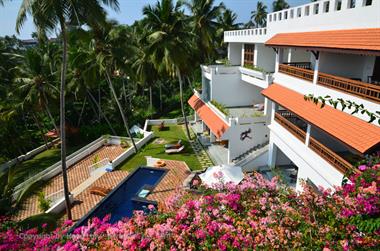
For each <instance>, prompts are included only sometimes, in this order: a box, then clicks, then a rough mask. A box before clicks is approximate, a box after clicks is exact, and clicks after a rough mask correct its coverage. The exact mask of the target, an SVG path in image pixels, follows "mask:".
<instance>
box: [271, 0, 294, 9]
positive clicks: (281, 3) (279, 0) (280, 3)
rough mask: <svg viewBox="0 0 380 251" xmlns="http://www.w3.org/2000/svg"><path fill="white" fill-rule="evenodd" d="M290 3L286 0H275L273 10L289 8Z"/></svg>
mask: <svg viewBox="0 0 380 251" xmlns="http://www.w3.org/2000/svg"><path fill="white" fill-rule="evenodd" d="M289 7H290V6H289V4H288V3H287V2H286V1H285V0H275V1H273V3H272V9H273V11H280V10H283V9H287V8H289Z"/></svg>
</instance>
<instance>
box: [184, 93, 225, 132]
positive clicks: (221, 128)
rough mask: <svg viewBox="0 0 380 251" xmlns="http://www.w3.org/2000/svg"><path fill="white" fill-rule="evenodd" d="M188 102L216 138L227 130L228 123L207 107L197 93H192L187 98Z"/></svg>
mask: <svg viewBox="0 0 380 251" xmlns="http://www.w3.org/2000/svg"><path fill="white" fill-rule="evenodd" d="M188 103H189V105H190V106H191V107H192V108H193V109H194V110H195V111H196V112H197V114H198V115H199V117H201V119H202V120H203V122H205V123H206V125H207V126H208V128H210V130H211V132H213V133H214V134H215V136H216V137H217V138H220V137H221V136H222V135H223V134H224V133H225V132H226V131H227V130H228V128H229V126H228V124H227V123H226V122H225V121H224V120H223V119H222V118H221V117H219V116H218V115H217V114H216V113H215V112H214V111H213V110H211V108H210V107H208V106H207V105H206V104H205V103H204V102H203V101H202V100H201V99H200V98H199V97H198V96H197V95H195V94H194V95H193V96H192V97H191V98H190V99H189V101H188Z"/></svg>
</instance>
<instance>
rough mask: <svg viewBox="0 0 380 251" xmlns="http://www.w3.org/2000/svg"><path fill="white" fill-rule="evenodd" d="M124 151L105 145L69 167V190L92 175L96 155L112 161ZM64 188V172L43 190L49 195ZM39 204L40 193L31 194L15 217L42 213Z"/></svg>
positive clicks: (16, 218) (120, 148) (22, 217)
mask: <svg viewBox="0 0 380 251" xmlns="http://www.w3.org/2000/svg"><path fill="white" fill-rule="evenodd" d="M124 151H125V149H124V148H122V147H121V146H119V145H110V146H107V145H103V146H101V147H100V148H99V149H98V150H96V151H95V152H93V153H92V154H90V155H89V156H87V157H86V158H84V159H82V160H80V161H79V162H77V163H75V164H74V165H72V166H71V167H69V168H68V170H67V177H68V181H69V182H68V183H69V191H73V190H74V189H75V188H76V187H78V186H79V185H81V184H82V183H83V182H84V181H86V180H87V179H88V178H89V177H90V172H89V167H90V166H91V165H93V163H94V158H95V157H96V158H98V159H99V160H102V159H105V158H108V159H109V160H110V161H112V160H114V159H115V158H116V157H118V156H119V155H120V154H122V153H123V152H124ZM62 188H63V178H62V174H59V175H57V176H55V177H53V178H52V179H51V180H50V181H49V182H48V183H47V184H46V185H44V186H43V187H42V189H41V191H42V192H43V193H44V195H45V196H49V195H51V194H57V193H60V192H61V191H62ZM74 199H75V197H74ZM38 204H39V203H38V195H36V194H34V195H32V196H30V197H29V198H27V199H26V200H25V201H24V202H23V204H22V208H21V209H20V210H19V211H18V212H17V213H16V215H15V216H14V219H15V220H23V219H25V218H27V217H29V216H32V215H36V214H39V213H42V211H41V210H40V208H39V207H38Z"/></svg>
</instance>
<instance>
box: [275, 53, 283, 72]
mask: <svg viewBox="0 0 380 251" xmlns="http://www.w3.org/2000/svg"><path fill="white" fill-rule="evenodd" d="M274 50H275V51H276V64H275V70H274V72H275V73H277V72H278V68H279V67H280V64H281V57H282V53H283V49H281V48H276V49H274Z"/></svg>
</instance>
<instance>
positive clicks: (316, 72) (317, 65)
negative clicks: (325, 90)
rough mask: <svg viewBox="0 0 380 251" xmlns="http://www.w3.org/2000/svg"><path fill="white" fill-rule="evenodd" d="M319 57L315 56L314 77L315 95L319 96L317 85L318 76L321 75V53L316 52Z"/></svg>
mask: <svg viewBox="0 0 380 251" xmlns="http://www.w3.org/2000/svg"><path fill="white" fill-rule="evenodd" d="M316 53H317V55H315V54H314V57H315V65H314V75H313V85H314V93H313V94H314V95H317V83H318V74H319V59H320V58H321V53H320V52H316Z"/></svg>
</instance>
